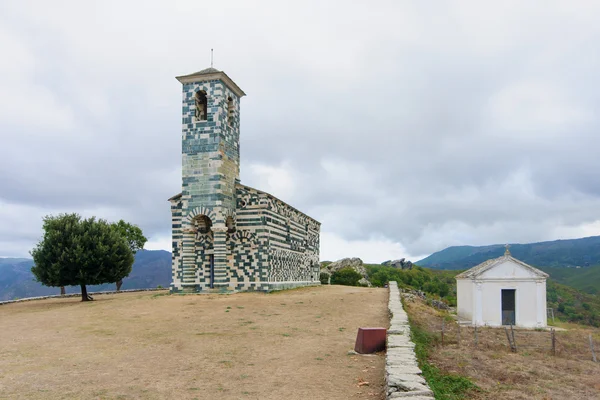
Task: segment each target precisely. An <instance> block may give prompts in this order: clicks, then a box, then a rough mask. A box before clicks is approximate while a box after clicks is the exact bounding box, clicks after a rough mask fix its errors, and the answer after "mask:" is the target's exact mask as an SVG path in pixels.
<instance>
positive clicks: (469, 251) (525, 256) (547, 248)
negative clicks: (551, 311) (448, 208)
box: [416, 236, 600, 294]
mask: <svg viewBox="0 0 600 400" xmlns="http://www.w3.org/2000/svg"><path fill="white" fill-rule="evenodd" d="M504 250H505V248H504V245H501V244H495V245H490V246H479V247H476V246H453V247H448V248H447V249H444V250H442V251H438V252H437V253H433V254H432V255H430V256H429V257H426V258H424V259H422V260H420V261H417V262H416V264H417V265H420V266H422V267H427V268H434V269H446V270H465V269H469V268H471V267H474V266H475V265H477V264H480V263H482V262H484V261H485V260H489V259H490V258H496V257H500V256H501V255H502V254H504ZM510 252H511V253H512V255H513V256H514V257H516V258H518V259H519V260H522V261H525V262H526V263H527V264H530V265H533V266H534V267H537V268H540V269H541V270H543V271H545V272H547V273H548V274H549V275H550V277H551V278H552V279H553V280H555V281H556V282H559V283H563V284H565V285H569V286H571V287H574V288H576V289H578V290H581V291H584V292H587V293H591V294H596V293H600V236H591V237H587V238H582V239H569V240H555V241H551V242H539V243H530V244H512V245H511V247H510ZM577 267H579V268H577Z"/></svg>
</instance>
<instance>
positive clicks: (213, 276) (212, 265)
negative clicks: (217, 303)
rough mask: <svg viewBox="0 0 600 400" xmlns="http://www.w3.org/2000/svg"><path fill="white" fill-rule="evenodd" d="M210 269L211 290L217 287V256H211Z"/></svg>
mask: <svg viewBox="0 0 600 400" xmlns="http://www.w3.org/2000/svg"><path fill="white" fill-rule="evenodd" d="M209 268H210V288H211V289H213V288H214V287H215V255H214V254H210V255H209Z"/></svg>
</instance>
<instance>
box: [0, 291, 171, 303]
mask: <svg viewBox="0 0 600 400" xmlns="http://www.w3.org/2000/svg"><path fill="white" fill-rule="evenodd" d="M157 290H169V288H162V289H156V288H154V289H126V290H121V291H118V292H117V291H116V290H108V291H104V292H88V294H89V295H90V296H92V295H93V296H96V295H99V294H115V293H127V292H153V291H157ZM66 297H81V293H69V294H64V295H60V294H53V295H50V296H38V297H25V298H23V299H18V300H5V301H0V306H2V305H4V304H11V303H22V302H24V301H33V300H44V299H56V298H59V299H62V298H66Z"/></svg>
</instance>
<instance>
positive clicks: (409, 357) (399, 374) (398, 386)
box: [385, 281, 434, 400]
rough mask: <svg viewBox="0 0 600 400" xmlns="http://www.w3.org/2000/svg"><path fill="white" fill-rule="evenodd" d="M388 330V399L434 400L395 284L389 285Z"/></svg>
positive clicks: (386, 374)
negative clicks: (416, 353) (423, 374)
mask: <svg viewBox="0 0 600 400" xmlns="http://www.w3.org/2000/svg"><path fill="white" fill-rule="evenodd" d="M389 290H390V298H389V301H388V309H389V312H390V329H388V331H387V352H386V364H385V376H386V385H387V398H388V399H401V398H408V399H410V400H433V399H434V397H433V392H432V391H431V389H430V388H429V385H427V382H425V378H423V376H422V372H421V369H420V368H419V365H418V363H417V357H416V356H415V344H414V343H413V342H412V340H411V339H410V325H409V323H408V315H407V314H406V311H404V308H403V307H402V302H401V301H400V291H399V290H398V284H397V283H396V282H393V281H392V282H390V283H389Z"/></svg>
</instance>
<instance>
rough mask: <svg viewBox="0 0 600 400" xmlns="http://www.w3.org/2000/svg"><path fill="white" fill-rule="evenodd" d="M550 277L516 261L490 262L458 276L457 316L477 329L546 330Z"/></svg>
mask: <svg viewBox="0 0 600 400" xmlns="http://www.w3.org/2000/svg"><path fill="white" fill-rule="evenodd" d="M546 278H548V274H546V273H545V272H542V271H540V270H539V269H536V268H534V267H532V266H530V265H527V264H525V263H524V262H522V261H520V260H517V259H516V258H514V257H513V256H512V255H511V254H510V251H509V250H508V245H507V247H506V252H505V253H504V255H503V256H502V257H498V258H494V259H491V260H487V261H485V262H483V263H481V264H479V265H477V266H475V267H473V268H471V269H469V270H467V271H465V272H463V273H461V274H458V275H457V276H456V294H457V313H458V317H459V319H460V320H463V321H464V320H467V321H471V322H472V324H473V325H475V326H496V327H497V326H502V325H514V326H517V327H523V328H544V327H546V324H547V317H546Z"/></svg>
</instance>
